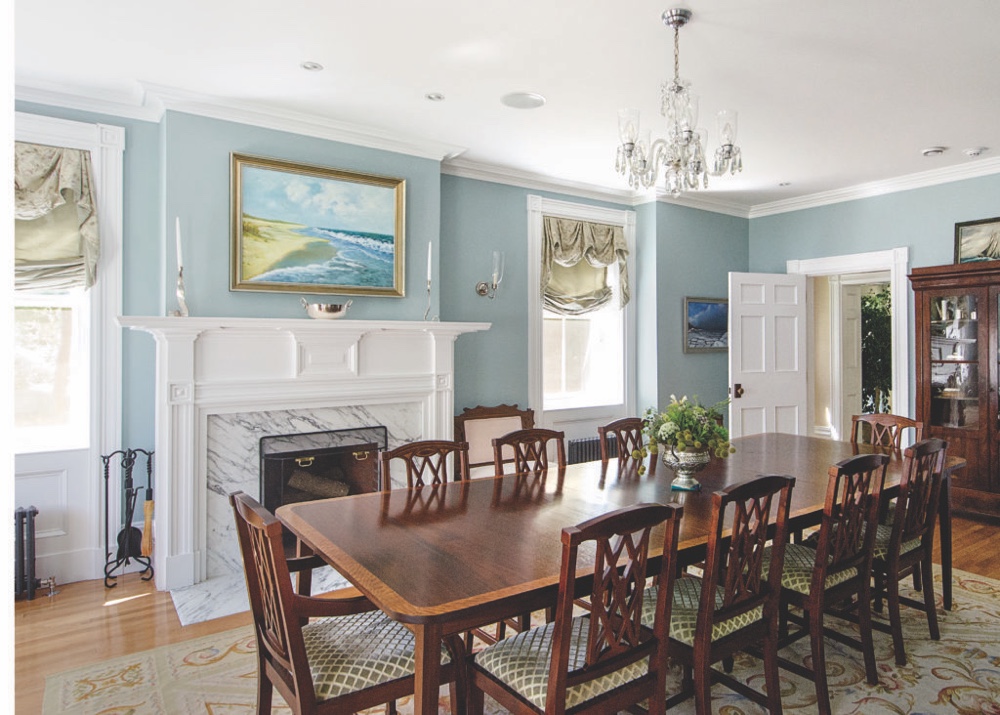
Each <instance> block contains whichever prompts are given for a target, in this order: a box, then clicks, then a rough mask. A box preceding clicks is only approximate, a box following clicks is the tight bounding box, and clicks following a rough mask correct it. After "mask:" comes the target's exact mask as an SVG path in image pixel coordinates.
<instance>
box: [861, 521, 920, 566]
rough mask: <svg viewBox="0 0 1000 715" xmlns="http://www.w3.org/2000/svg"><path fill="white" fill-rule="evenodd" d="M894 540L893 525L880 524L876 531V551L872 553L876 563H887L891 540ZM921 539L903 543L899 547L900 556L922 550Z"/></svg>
mask: <svg viewBox="0 0 1000 715" xmlns="http://www.w3.org/2000/svg"><path fill="white" fill-rule="evenodd" d="M890 538H892V524H891V523H889V524H879V525H878V528H877V529H875V549H874V551H873V552H872V553H873V555H874V557H875V560H876V561H885V560H887V559H888V557H889V539H890ZM920 542H921V540H920V539H911V540H910V541H906V542H903V545H902V546H900V547H899V553H900V554H906V553H909V552H910V551H913V550H914V549H919V548H920Z"/></svg>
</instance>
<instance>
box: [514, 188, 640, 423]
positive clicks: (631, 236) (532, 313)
mask: <svg viewBox="0 0 1000 715" xmlns="http://www.w3.org/2000/svg"><path fill="white" fill-rule="evenodd" d="M543 216H557V217H559V218H567V219H574V220H577V221H591V222H594V223H603V224H609V225H614V226H621V227H622V228H623V230H624V233H625V244H626V245H627V246H628V259H627V261H626V262H627V265H628V275H629V283H630V285H631V289H632V300H630V301H629V303H628V305H626V306H625V316H624V320H625V356H624V367H625V404H624V406H623V407H622V408H617V406H609V407H594V408H577V409H571V410H558V411H549V412H548V413H546V412H545V411H544V409H543V405H544V404H545V402H544V399H543V390H542V296H541V289H540V287H539V286H540V284H541V280H542V276H541V255H542V233H543V229H542V218H543ZM635 275H636V271H635V211H621V210H617V209H608V208H603V207H600V206H588V205H587V204H575V203H569V202H566V201H557V200H555V199H547V198H545V197H542V196H537V195H535V194H529V195H528V316H529V317H528V404H529V405H530V406H531V408H532V409H533V410H534V411H535V418H536V420H535V421H536V422H537V423H538V424H539V425H542V426H552V424H553V416H554V415H555V414H556V413H557V412H558V413H574V414H576V415H578V417H579V419H578V420H574V421H576V422H579V423H580V429H581V432H582V433H585V434H586V435H587V436H591V435H596V433H597V432H596V426H595V425H591V424H589V423H599V422H601V421H607V420H605V419H604V416H605V415H607V414H608V412H609V411H611V410H614V411H615V412H618V411H619V410H620V411H622V412H623V413H624V414H622V415H619V416H622V417H625V416H632V415H635V414H636V412H635V410H636V407H635V405H636V398H635V364H636V363H635V308H634V304H635V296H636V290H635ZM612 419H614V418H612ZM573 436H574V435H572V434H567V437H568V438H572V437H573Z"/></svg>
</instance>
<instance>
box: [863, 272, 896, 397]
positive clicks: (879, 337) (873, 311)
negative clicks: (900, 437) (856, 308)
mask: <svg viewBox="0 0 1000 715" xmlns="http://www.w3.org/2000/svg"><path fill="white" fill-rule="evenodd" d="M891 398H892V294H891V293H890V292H889V286H888V285H885V286H883V287H882V288H881V289H880V290H878V291H877V292H875V293H869V294H867V295H863V296H861V411H862V412H866V413H872V412H891V411H892V402H891Z"/></svg>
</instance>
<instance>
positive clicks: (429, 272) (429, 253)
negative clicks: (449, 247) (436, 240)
mask: <svg viewBox="0 0 1000 715" xmlns="http://www.w3.org/2000/svg"><path fill="white" fill-rule="evenodd" d="M427 282H428V283H430V282H431V241H428V242H427Z"/></svg>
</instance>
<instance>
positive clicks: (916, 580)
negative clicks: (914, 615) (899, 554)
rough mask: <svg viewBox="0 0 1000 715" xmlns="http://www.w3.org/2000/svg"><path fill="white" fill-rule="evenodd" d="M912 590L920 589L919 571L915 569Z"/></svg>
mask: <svg viewBox="0 0 1000 715" xmlns="http://www.w3.org/2000/svg"><path fill="white" fill-rule="evenodd" d="M913 590H914V591H918V592H919V591H920V572H919V571H918V570H917V569H913Z"/></svg>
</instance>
